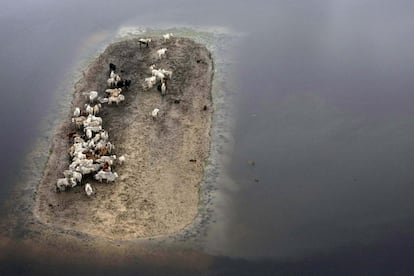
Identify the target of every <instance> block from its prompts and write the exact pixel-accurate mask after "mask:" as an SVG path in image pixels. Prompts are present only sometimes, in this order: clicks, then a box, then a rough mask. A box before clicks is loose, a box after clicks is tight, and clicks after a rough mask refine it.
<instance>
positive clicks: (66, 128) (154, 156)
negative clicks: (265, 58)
mask: <svg viewBox="0 0 414 276" xmlns="http://www.w3.org/2000/svg"><path fill="white" fill-rule="evenodd" d="M162 47H166V48H167V49H168V51H167V56H166V58H164V59H161V60H159V59H158V58H157V56H156V50H157V49H160V48H162ZM110 62H111V63H114V64H116V65H117V68H118V71H119V72H120V75H121V76H122V77H123V78H125V79H131V80H132V84H131V86H130V88H129V89H128V91H124V92H123V94H124V95H125V98H126V99H125V101H124V102H122V103H120V104H119V106H117V105H114V104H113V105H106V104H105V105H104V108H103V110H102V112H101V113H100V114H99V116H101V117H102V118H103V122H104V123H103V127H104V129H106V130H107V131H108V132H109V139H110V141H111V142H112V143H113V144H115V147H116V148H115V154H116V155H118V156H119V155H126V157H127V161H126V162H125V164H123V165H122V166H117V167H115V168H114V169H115V170H116V171H117V173H118V174H119V176H120V177H119V178H118V179H117V181H116V182H115V183H110V184H105V183H104V184H101V183H99V182H96V181H94V180H93V179H92V178H87V179H86V180H83V182H82V183H83V184H84V183H86V181H87V182H89V183H91V184H92V185H93V186H94V187H95V189H96V194H95V196H94V197H92V198H88V197H87V196H86V195H85V193H84V185H83V184H82V185H78V186H77V187H75V188H72V189H71V190H69V191H66V192H62V193H56V192H55V183H56V180H57V178H60V177H62V173H63V171H64V170H65V169H67V167H68V165H69V157H68V154H67V149H68V148H69V146H70V139H68V137H67V134H68V133H70V132H72V131H73V130H74V126H73V125H72V124H71V122H70V117H71V114H68V116H67V118H66V119H65V120H64V122H63V123H62V125H60V126H59V127H58V129H57V132H56V134H55V136H54V139H53V143H52V146H51V153H50V157H49V160H48V162H47V164H46V168H45V171H44V176H43V179H42V180H41V182H40V184H39V187H38V190H37V194H36V199H35V206H34V211H33V213H34V215H35V217H36V218H37V219H38V220H39V221H40V222H42V223H44V224H46V225H50V226H53V227H58V228H61V229H65V230H74V231H78V232H82V233H85V234H87V235H90V236H94V237H102V238H110V239H116V240H129V239H136V238H143V237H154V236H161V235H170V234H172V233H175V232H178V231H179V230H181V229H183V228H184V227H186V226H187V225H189V224H191V223H192V221H193V220H194V218H195V217H196V215H197V211H198V204H199V190H200V185H201V181H202V178H203V173H204V163H205V162H206V160H207V158H208V155H209V146H210V129H211V117H212V99H211V86H212V78H213V71H214V70H213V60H212V57H211V54H210V52H209V51H208V50H207V49H206V48H205V47H204V46H202V45H200V44H197V43H195V42H193V41H192V40H190V39H186V38H176V37H174V38H172V39H171V40H170V41H167V42H164V41H163V40H161V39H157V38H153V41H152V43H151V44H150V47H148V48H146V47H140V46H139V43H138V40H137V39H132V40H125V41H121V42H116V43H113V44H111V45H109V46H108V47H107V48H106V49H105V51H104V52H103V53H102V54H101V55H100V56H99V57H98V58H97V59H96V60H95V61H93V62H92V63H91V64H90V66H89V67H88V69H87V70H85V72H84V74H83V76H82V78H81V79H80V80H79V82H78V83H77V84H76V85H75V87H74V92H73V101H72V108H71V111H72V110H73V109H74V107H77V106H81V107H82V106H83V105H84V103H86V99H85V97H84V96H83V95H82V92H87V91H91V90H96V91H98V92H99V94H100V95H101V96H104V91H105V89H106V79H107V77H108V64H109V63H110ZM151 64H156V65H157V66H158V67H161V68H165V69H169V70H172V71H173V76H172V79H171V81H169V83H168V91H167V95H166V96H164V97H163V96H161V94H160V93H159V92H158V91H157V88H156V87H154V88H152V89H151V90H149V91H144V90H143V89H142V83H143V80H144V78H146V77H149V76H150V75H151V72H150V70H149V69H148V67H149V66H150V65H151ZM121 70H122V71H121ZM154 108H159V109H160V117H159V118H157V120H153V118H152V117H151V116H150V113H151V111H152V110H153V109H154ZM70 113H72V112H70ZM190 160H191V161H190Z"/></svg>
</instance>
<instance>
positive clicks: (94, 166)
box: [56, 33, 173, 196]
mask: <svg viewBox="0 0 414 276" xmlns="http://www.w3.org/2000/svg"><path fill="white" fill-rule="evenodd" d="M172 36H173V34H171V33H169V34H165V35H163V39H164V42H166V41H168V40H169V39H171V37H172ZM150 43H151V38H141V39H139V45H140V47H141V45H145V46H146V47H149V45H150ZM166 52H167V48H161V49H159V50H157V51H156V54H157V58H158V59H162V58H164V57H165V56H166ZM149 71H150V72H151V74H152V76H150V77H148V78H145V80H144V82H143V84H142V87H143V89H144V90H149V89H151V88H152V87H154V86H155V85H157V83H158V85H157V88H158V90H159V91H160V92H161V94H162V95H165V94H166V91H167V81H168V80H170V79H171V77H172V71H171V70H165V69H161V68H158V69H157V67H156V66H155V65H154V64H153V65H151V66H150V68H149ZM108 75H109V76H108V79H107V83H106V85H107V89H106V90H105V94H106V97H99V93H98V92H97V91H90V92H84V93H82V94H83V95H84V96H86V98H87V103H85V104H84V108H80V107H76V108H75V109H74V111H73V116H72V123H73V124H74V126H75V127H76V129H77V131H76V132H74V133H72V134H71V135H70V136H71V139H72V142H73V144H72V145H71V147H70V148H69V149H68V154H69V156H70V159H71V163H70V165H69V168H68V169H67V170H65V171H64V172H63V175H64V177H63V178H59V179H58V180H57V182H56V187H57V191H65V190H67V189H68V188H73V187H75V186H77V185H78V184H81V183H82V179H84V178H85V177H87V176H88V175H93V177H94V178H95V179H96V180H98V181H100V182H102V181H104V180H105V181H106V182H113V181H115V180H116V179H117V178H118V177H119V175H118V174H117V173H116V172H115V171H113V168H112V167H113V166H114V165H115V166H116V165H122V164H123V163H124V162H125V160H126V157H125V156H124V155H122V156H120V157H118V158H117V156H116V155H115V154H113V151H114V149H115V146H114V145H113V144H112V143H111V142H110V141H109V134H108V132H107V131H106V130H105V129H103V127H102V123H103V121H102V118H101V117H99V116H97V115H98V114H99V113H100V111H101V109H102V105H103V104H112V103H116V104H119V103H121V102H122V101H124V100H125V96H124V95H123V94H122V92H123V90H128V88H129V86H130V85H131V80H127V79H123V78H122V77H121V76H120V75H119V74H118V73H117V69H116V65H115V64H112V63H110V64H109V74H108ZM159 111H160V110H159V109H158V108H155V109H154V110H153V111H152V112H151V116H152V117H153V118H154V119H155V118H156V117H157V116H158V112H159ZM85 193H86V195H87V196H92V195H93V194H94V193H95V189H94V188H93V186H92V185H91V184H89V183H86V184H85Z"/></svg>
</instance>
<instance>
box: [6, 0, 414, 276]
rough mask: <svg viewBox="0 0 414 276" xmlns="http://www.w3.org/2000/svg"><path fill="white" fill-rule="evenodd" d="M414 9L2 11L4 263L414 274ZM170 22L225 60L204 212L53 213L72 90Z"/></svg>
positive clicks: (397, 4) (287, 6)
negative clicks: (47, 203) (97, 66)
mask: <svg viewBox="0 0 414 276" xmlns="http://www.w3.org/2000/svg"><path fill="white" fill-rule="evenodd" d="M120 7H122V9H121V8H120ZM160 7H162V9H161V8H160ZM413 9H414V4H412V3H411V2H409V1H403V0H401V1H393V2H392V3H391V2H386V3H385V2H378V1H353V0H352V1H347V2H345V1H322V0H318V1H312V3H308V2H306V3H297V2H292V1H274V2H272V3H268V2H266V3H264V2H263V3H259V2H251V3H243V4H241V3H239V2H236V1H228V2H225V3H222V2H219V1H209V2H208V3H207V2H203V3H196V2H191V1H173V2H171V1H157V2H154V3H145V2H140V1H134V2H133V1H121V2H116V3H108V4H105V5H103V4H101V3H98V2H97V1H89V2H87V3H84V2H80V1H72V2H71V3H54V2H53V3H52V2H49V1H42V2H41V3H33V2H31V1H23V2H19V3H10V5H9V6H8V7H7V8H5V9H3V10H2V11H1V12H0V21H1V23H2V24H1V25H0V26H1V27H0V33H1V34H2V37H4V38H7V39H6V40H5V41H4V42H3V43H2V44H1V45H0V60H1V61H2V65H3V66H2V69H1V71H2V74H1V75H0V80H1V81H2V82H3V83H4V84H7V89H3V90H2V91H3V92H2V93H3V101H1V103H0V105H1V108H0V110H1V111H0V112H1V114H0V115H1V116H0V122H1V126H2V129H3V131H2V135H1V143H0V145H1V152H2V154H3V158H2V160H1V165H2V168H3V175H2V182H1V183H2V185H1V186H0V204H1V205H0V206H1V208H0V215H1V216H0V249H1V250H0V251H1V253H0V263H1V268H0V270H1V271H2V272H4V273H6V274H45V273H49V274H67V275H72V274H74V273H83V274H86V273H109V274H117V273H122V274H134V275H136V274H140V275H146V274H151V275H153V274H155V275H165V274H171V275H182V274H195V273H197V274H200V275H212V274H213V275H279V274H280V275H286V274H295V273H296V274H300V275H315V274H316V275H321V274H322V275H350V274H351V275H361V274H362V275H366V274H368V275H372V274H374V275H389V274H399V275H410V274H412V273H413V272H414V266H413V265H412V262H411V261H410V259H411V257H412V256H413V255H414V249H413V246H412V245H413V244H414V223H413V222H414V213H413V211H412V210H413V207H414V201H413V200H412V198H413V197H414V173H413V172H414V162H413V160H414V143H413V140H414V139H413V138H414V109H413V108H412V103H413V102H414V94H413V91H414V78H413V77H412V76H413V75H414V54H413V50H412V49H414V47H413V46H414V34H413V32H414V31H413V30H414V18H413V17H412V11H413ZM92 10H93V11H94V12H90V11H92ZM115 10H116V12H114V11H115ZM167 32H168V33H169V32H172V33H174V35H175V36H176V37H181V38H189V39H191V40H194V41H195V42H196V43H200V44H202V45H204V46H205V47H206V48H207V49H208V50H209V51H210V52H211V54H212V59H213V63H214V77H213V82H212V91H211V93H212V118H211V120H212V121H211V131H210V135H211V144H210V153H209V156H208V158H207V161H206V162H205V167H204V176H203V177H202V180H201V183H200V190H199V206H198V211H197V215H196V217H195V219H194V221H193V223H191V224H189V225H187V226H186V227H184V229H182V230H181V231H178V232H175V233H174V234H171V235H168V236H166V237H155V236H148V237H144V238H142V237H141V238H137V239H133V238H127V239H122V238H121V239H120V238H119V235H121V233H122V231H121V232H119V233H117V234H116V235H114V238H108V237H95V236H94V235H93V234H92V235H91V234H90V233H93V231H88V233H84V232H82V231H79V229H76V230H68V229H67V228H65V227H63V228H62V227H56V226H54V227H50V225H49V224H46V223H44V222H41V221H38V220H37V219H36V218H35V217H34V216H33V206H34V201H35V198H36V196H37V188H38V185H39V183H40V180H41V178H42V176H43V173H44V168H45V165H46V163H47V160H48V157H49V153H50V150H51V141H52V140H53V135H54V133H55V131H56V128H57V126H58V125H59V124H60V123H61V122H62V120H63V119H64V118H66V116H67V114H69V110H70V108H71V101H72V98H73V93H74V84H75V83H76V82H77V81H78V80H79V79H80V78H81V77H82V74H83V72H84V70H85V69H86V68H87V67H88V66H89V65H90V64H91V63H92V62H93V61H94V60H95V58H97V57H98V56H99V54H100V53H102V52H103V51H104V49H105V48H106V47H107V46H108V45H109V44H111V43H113V42H117V41H123V40H125V39H134V38H139V37H147V36H152V37H161V35H162V34H164V33H167ZM62 154H66V153H62ZM118 184H119V183H118ZM51 185H54V183H51ZM109 185H112V184H109ZM114 185H116V184H114ZM95 199H96V198H95ZM92 200H93V199H92ZM101 212H104V210H101ZM117 235H118V236H117ZM117 237H118V238H117ZM78 252H82V254H77V253H78Z"/></svg>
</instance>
